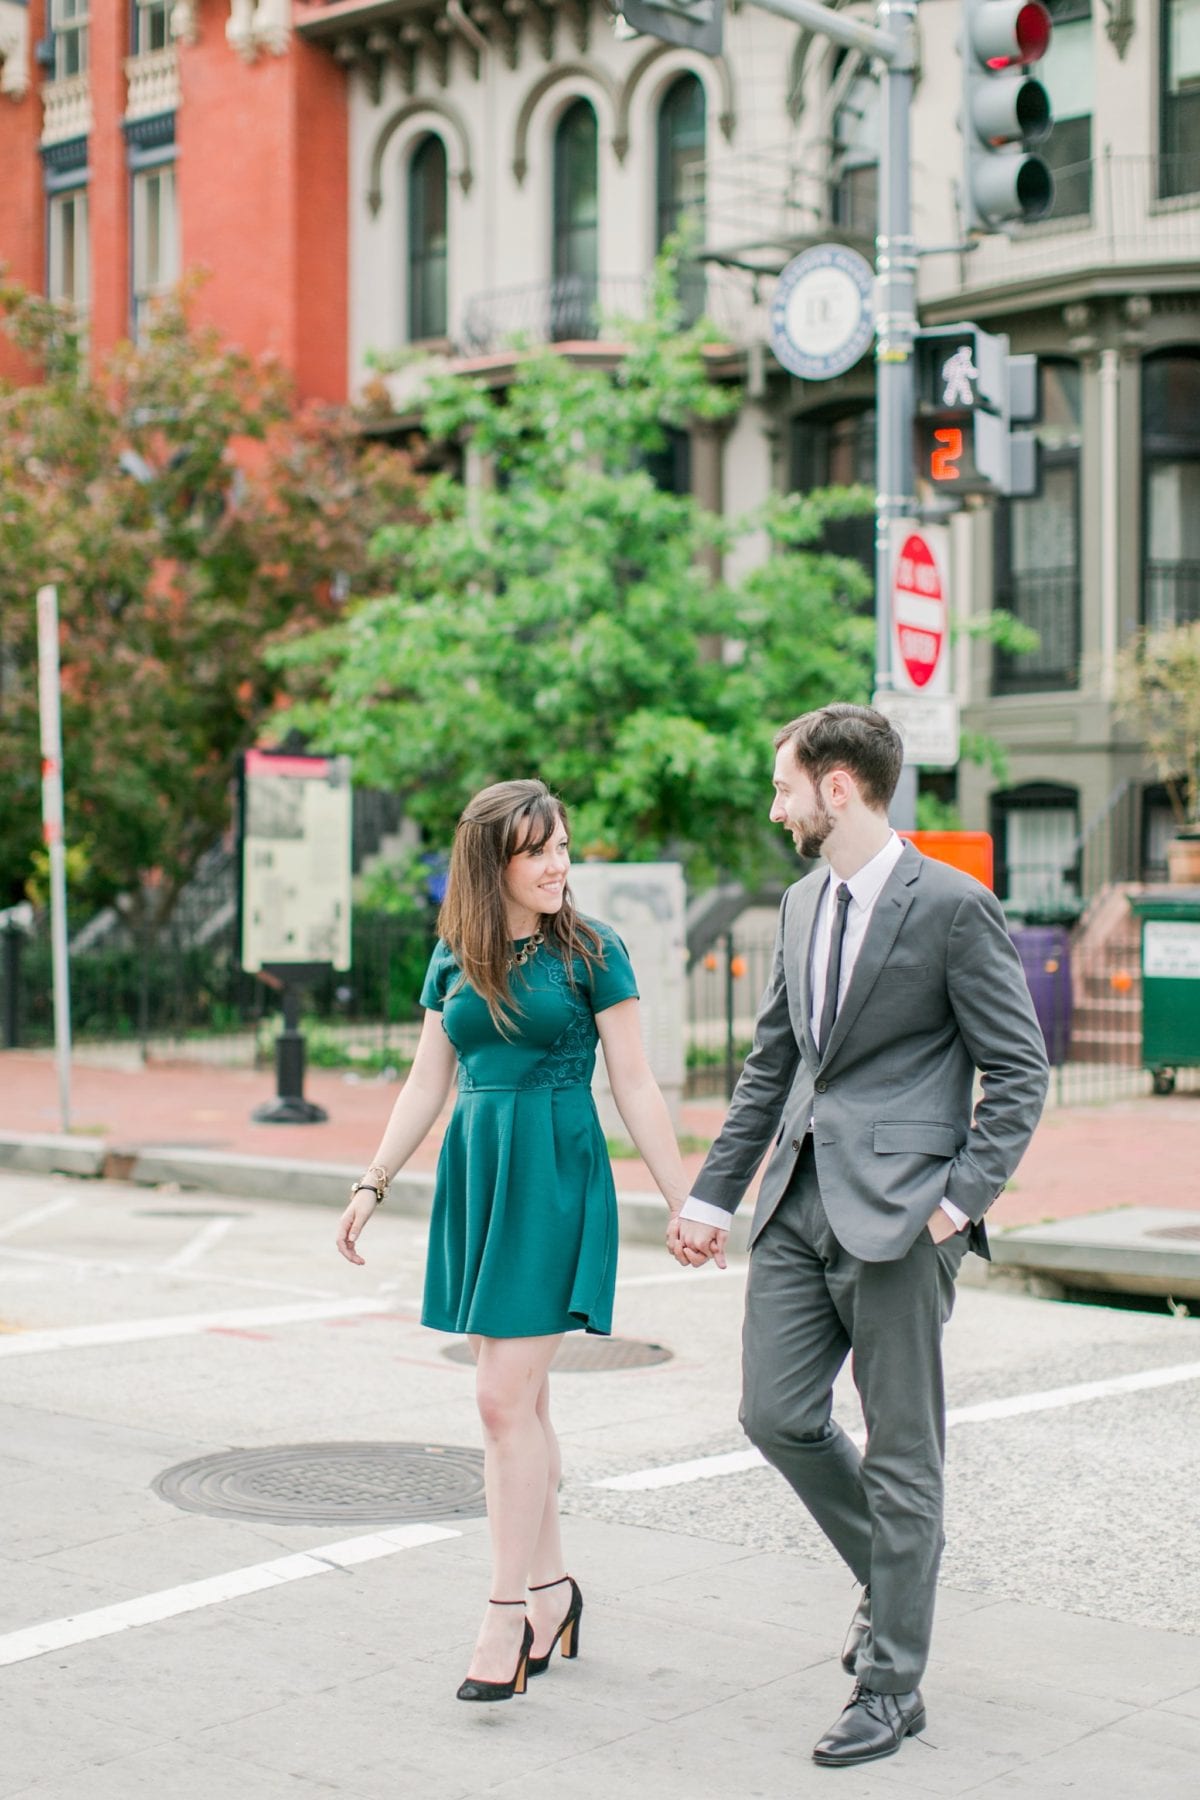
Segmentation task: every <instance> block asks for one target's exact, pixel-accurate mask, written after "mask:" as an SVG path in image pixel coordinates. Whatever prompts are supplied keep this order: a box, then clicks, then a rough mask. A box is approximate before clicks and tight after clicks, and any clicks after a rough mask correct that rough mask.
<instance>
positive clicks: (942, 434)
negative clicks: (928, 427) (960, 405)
mask: <svg viewBox="0 0 1200 1800" xmlns="http://www.w3.org/2000/svg"><path fill="white" fill-rule="evenodd" d="M962 454H963V434H962V430H961V428H960V427H959V426H957V425H946V426H943V427H942V428H941V429H939V430H937V431H935V432H934V434H933V450H932V452H931V454H930V458H929V478H930V480H931V481H957V480H958V477H959V473H960V470H959V464H960V463H961V462H962Z"/></svg>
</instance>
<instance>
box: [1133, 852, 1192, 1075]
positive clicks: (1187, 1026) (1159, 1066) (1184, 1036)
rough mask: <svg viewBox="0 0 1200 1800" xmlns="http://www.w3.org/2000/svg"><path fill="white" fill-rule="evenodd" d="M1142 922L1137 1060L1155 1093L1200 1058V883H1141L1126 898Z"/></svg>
mask: <svg viewBox="0 0 1200 1800" xmlns="http://www.w3.org/2000/svg"><path fill="white" fill-rule="evenodd" d="M1129 904H1130V905H1131V906H1132V908H1133V910H1134V912H1135V914H1136V915H1137V917H1138V918H1139V919H1140V920H1141V922H1142V1062H1143V1063H1144V1064H1145V1066H1146V1068H1148V1069H1149V1071H1150V1074H1151V1076H1152V1077H1153V1081H1154V1092H1155V1093H1156V1094H1169V1093H1170V1092H1171V1091H1172V1089H1173V1088H1174V1086H1175V1073H1176V1070H1178V1069H1182V1068H1188V1067H1190V1066H1192V1065H1195V1064H1200V887H1164V888H1146V889H1144V890H1143V892H1142V893H1140V894H1137V895H1135V896H1134V897H1133V898H1132V899H1131V900H1130V902H1129Z"/></svg>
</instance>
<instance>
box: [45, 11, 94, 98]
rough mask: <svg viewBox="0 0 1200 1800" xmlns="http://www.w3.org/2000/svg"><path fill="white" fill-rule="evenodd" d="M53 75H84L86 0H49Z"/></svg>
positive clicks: (56, 78)
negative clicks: (52, 42)
mask: <svg viewBox="0 0 1200 1800" xmlns="http://www.w3.org/2000/svg"><path fill="white" fill-rule="evenodd" d="M50 29H51V31H52V32H53V34H54V79H55V80H56V81H65V80H66V79H67V77H68V76H70V75H85V74H86V73H87V67H88V0H52V4H51V8H50Z"/></svg>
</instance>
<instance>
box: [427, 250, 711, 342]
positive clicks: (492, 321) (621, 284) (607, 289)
mask: <svg viewBox="0 0 1200 1800" xmlns="http://www.w3.org/2000/svg"><path fill="white" fill-rule="evenodd" d="M652 285H653V284H652V282H651V280H650V278H649V277H648V276H645V275H606V276H602V277H599V278H592V277H589V276H582V275H560V276H556V277H554V278H553V279H552V280H548V281H534V282H528V283H526V284H525V285H524V286H522V287H513V288H501V289H497V290H495V291H493V292H491V293H484V294H476V295H475V296H474V297H473V298H472V299H471V300H469V301H468V302H467V306H466V310H465V312H464V313H463V319H462V324H461V326H460V327H459V330H458V334H457V343H456V347H457V349H458V350H459V351H460V352H461V353H462V354H463V355H466V356H482V355H487V354H489V353H490V352H492V351H495V350H500V349H503V348H504V347H505V346H507V345H509V344H521V343H529V344H553V343H563V342H565V341H567V340H571V339H574V340H577V341H581V342H585V343H586V342H592V341H594V340H595V339H597V338H599V337H600V336H602V335H603V334H607V333H609V332H610V331H619V328H620V324H621V321H622V320H626V319H632V320H639V321H640V320H642V319H644V318H645V317H646V314H647V311H648V305H649V300H650V296H651V292H652ZM682 288H683V298H684V301H685V306H686V310H687V312H688V314H689V316H691V317H698V316H699V315H700V314H701V313H703V314H704V315H705V316H706V317H708V318H709V319H711V320H712V322H713V323H714V324H715V325H716V326H717V327H718V328H719V329H720V330H722V331H724V332H727V333H728V334H729V336H730V338H731V339H732V340H733V341H737V342H740V341H741V340H742V338H744V336H745V329H746V316H747V309H746V289H745V285H744V283H742V282H740V281H738V280H736V279H732V278H730V277H729V276H727V275H726V274H725V272H723V271H720V270H715V271H712V272H711V273H709V274H707V275H706V274H705V273H704V272H703V271H701V270H699V269H697V268H696V267H695V266H694V265H692V264H689V265H688V266H687V267H686V269H685V270H684V271H683V282H682Z"/></svg>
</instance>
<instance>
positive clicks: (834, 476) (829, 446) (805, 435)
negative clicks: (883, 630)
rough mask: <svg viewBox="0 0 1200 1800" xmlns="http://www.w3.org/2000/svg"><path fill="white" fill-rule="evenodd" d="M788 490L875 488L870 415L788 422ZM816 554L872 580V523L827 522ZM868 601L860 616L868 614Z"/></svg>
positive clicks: (863, 409) (867, 518) (813, 416)
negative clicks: (838, 559)
mask: <svg viewBox="0 0 1200 1800" xmlns="http://www.w3.org/2000/svg"><path fill="white" fill-rule="evenodd" d="M791 465H792V487H793V488H794V489H795V490H797V491H798V492H800V493H809V492H811V491H812V490H813V489H814V488H827V487H858V486H860V485H861V486H865V487H869V488H874V486H875V409H874V408H873V407H870V406H860V407H856V408H855V409H854V410H853V411H842V412H837V413H829V412H825V413H804V414H802V415H801V416H800V417H799V418H794V419H793V420H792V451H791ZM815 548H817V549H819V550H821V551H824V552H825V553H826V554H827V555H830V556H848V557H850V558H851V559H852V560H853V561H854V562H857V563H861V564H862V566H863V568H864V569H865V570H866V572H867V574H868V575H870V576H871V578H872V580H874V575H875V521H874V519H873V518H872V516H871V515H870V514H869V513H867V514H864V515H862V516H860V517H857V518H853V519H831V520H830V521H829V523H828V524H827V525H826V527H825V530H824V532H823V533H822V536H821V541H820V543H819V544H818V545H816V546H815ZM872 605H873V602H872V601H871V600H870V599H869V598H868V599H867V600H865V601H864V602H863V605H862V610H863V611H864V612H870V611H871V608H872Z"/></svg>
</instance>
